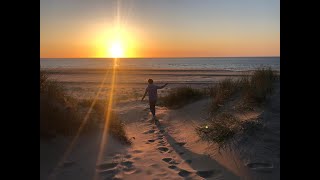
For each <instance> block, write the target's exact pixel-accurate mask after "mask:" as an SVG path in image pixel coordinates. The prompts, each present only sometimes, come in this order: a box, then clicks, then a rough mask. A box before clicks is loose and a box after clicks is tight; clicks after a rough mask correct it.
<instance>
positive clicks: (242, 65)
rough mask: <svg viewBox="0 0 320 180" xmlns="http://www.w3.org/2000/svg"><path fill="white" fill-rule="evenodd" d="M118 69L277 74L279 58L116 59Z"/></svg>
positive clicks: (51, 64) (102, 63)
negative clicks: (264, 70)
mask: <svg viewBox="0 0 320 180" xmlns="http://www.w3.org/2000/svg"><path fill="white" fill-rule="evenodd" d="M40 64H41V68H50V69H51V68H81V69H82V68H89V69H103V68H108V67H111V66H112V64H113V61H112V60H111V59H94V58H92V59H45V58H42V59H40ZM117 65H118V66H119V67H121V68H134V69H203V70H209V69H216V70H232V71H246V70H253V69H257V68H266V67H271V68H272V69H274V70H278V71H280V57H241V58H234V57H230V58H133V59H129V58H128V59H118V61H117Z"/></svg>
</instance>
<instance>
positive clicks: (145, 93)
mask: <svg viewBox="0 0 320 180" xmlns="http://www.w3.org/2000/svg"><path fill="white" fill-rule="evenodd" d="M147 93H148V91H147V89H146V91H145V92H144V95H143V97H142V99H141V101H143V99H144V98H145V97H146V95H147Z"/></svg>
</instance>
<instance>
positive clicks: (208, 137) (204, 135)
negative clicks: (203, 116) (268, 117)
mask: <svg viewBox="0 0 320 180" xmlns="http://www.w3.org/2000/svg"><path fill="white" fill-rule="evenodd" d="M262 128H263V125H262V123H261V121H258V120H247V121H241V120H239V119H238V118H237V117H235V116H234V115H232V114H231V113H227V112H223V113H220V114H218V115H217V116H215V117H214V118H212V119H211V120H210V121H209V122H208V123H207V124H204V125H202V126H199V127H197V128H196V132H197V134H198V136H199V137H200V138H201V139H202V140H204V141H207V142H209V143H216V144H218V146H219V148H224V147H226V145H227V144H229V142H232V141H233V140H234V137H235V136H236V135H239V134H241V135H242V136H246V135H254V133H255V132H257V130H260V129H262Z"/></svg>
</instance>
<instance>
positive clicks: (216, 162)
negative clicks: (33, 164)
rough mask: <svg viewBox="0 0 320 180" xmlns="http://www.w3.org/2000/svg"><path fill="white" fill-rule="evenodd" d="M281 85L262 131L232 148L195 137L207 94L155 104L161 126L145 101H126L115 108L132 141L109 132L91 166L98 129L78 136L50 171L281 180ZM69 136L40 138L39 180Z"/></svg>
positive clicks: (84, 175)
mask: <svg viewBox="0 0 320 180" xmlns="http://www.w3.org/2000/svg"><path fill="white" fill-rule="evenodd" d="M279 99H280V87H279V84H277V88H276V92H275V94H274V95H273V96H272V97H270V99H269V100H268V103H267V107H266V109H265V111H264V112H262V114H260V117H262V120H263V122H264V124H265V127H266V128H265V130H264V131H263V132H261V134H258V135H257V136H254V137H249V138H246V140H245V141H242V142H243V143H241V144H238V145H237V147H234V148H235V149H236V150H235V151H221V152H220V153H219V152H218V151H217V149H216V148H215V146H214V145H211V146H209V145H208V144H207V143H206V142H203V141H200V140H199V138H198V136H197V135H196V133H195V130H194V127H195V126H197V125H200V124H202V123H205V122H206V119H207V117H208V115H207V113H206V112H207V111H206V108H207V105H208V102H209V101H208V99H204V100H201V101H198V102H195V103H192V104H189V105H187V106H185V107H183V108H181V109H178V110H169V109H167V108H164V107H157V117H158V119H159V120H160V125H158V126H156V125H154V123H153V122H152V120H151V115H150V113H149V109H148V104H147V102H140V101H136V100H135V101H127V102H122V103H119V104H117V106H116V107H115V111H117V113H118V114H119V116H120V118H121V119H122V120H124V122H125V124H126V131H127V134H128V136H129V137H130V138H132V139H133V140H132V141H133V144H132V145H131V146H125V145H122V144H120V143H119V142H118V141H117V140H115V139H114V138H113V137H109V139H108V141H107V144H106V151H105V152H104V156H103V157H104V160H103V163H101V164H98V165H96V159H97V154H98V151H99V144H100V143H101V142H100V139H101V132H94V133H91V134H86V135H82V136H80V139H79V141H78V142H77V144H76V146H75V147H74V150H73V151H72V152H71V154H70V156H69V157H68V158H67V160H66V161H65V162H64V165H63V166H62V167H60V168H58V169H57V171H55V175H56V176H55V177H56V179H61V180H65V179H75V180H82V179H83V180H87V179H88V180H89V179H93V176H94V174H95V173H97V174H98V177H99V179H128V180H130V179H134V180H136V179H280V144H279V143H280V116H279V115H280V106H279V105H280V100H279ZM69 142H70V139H68V138H63V137H60V138H58V139H56V140H53V141H42V140H41V141H40V152H41V153H40V179H47V177H48V175H49V174H50V173H51V172H52V169H53V168H54V167H55V166H56V165H57V163H58V161H59V158H61V155H62V154H63V152H64V150H65V148H66V146H67V144H68V143H69Z"/></svg>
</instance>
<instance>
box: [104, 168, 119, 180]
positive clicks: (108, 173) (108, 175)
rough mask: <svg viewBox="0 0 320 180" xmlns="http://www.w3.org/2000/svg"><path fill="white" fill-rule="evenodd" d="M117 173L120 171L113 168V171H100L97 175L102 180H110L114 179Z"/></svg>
mask: <svg viewBox="0 0 320 180" xmlns="http://www.w3.org/2000/svg"><path fill="white" fill-rule="evenodd" d="M119 172H120V171H119V170H118V169H116V168H114V169H108V170H104V171H100V172H99V174H100V175H102V176H104V178H106V179H111V178H114V176H116V175H117V174H118V173H119Z"/></svg>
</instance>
